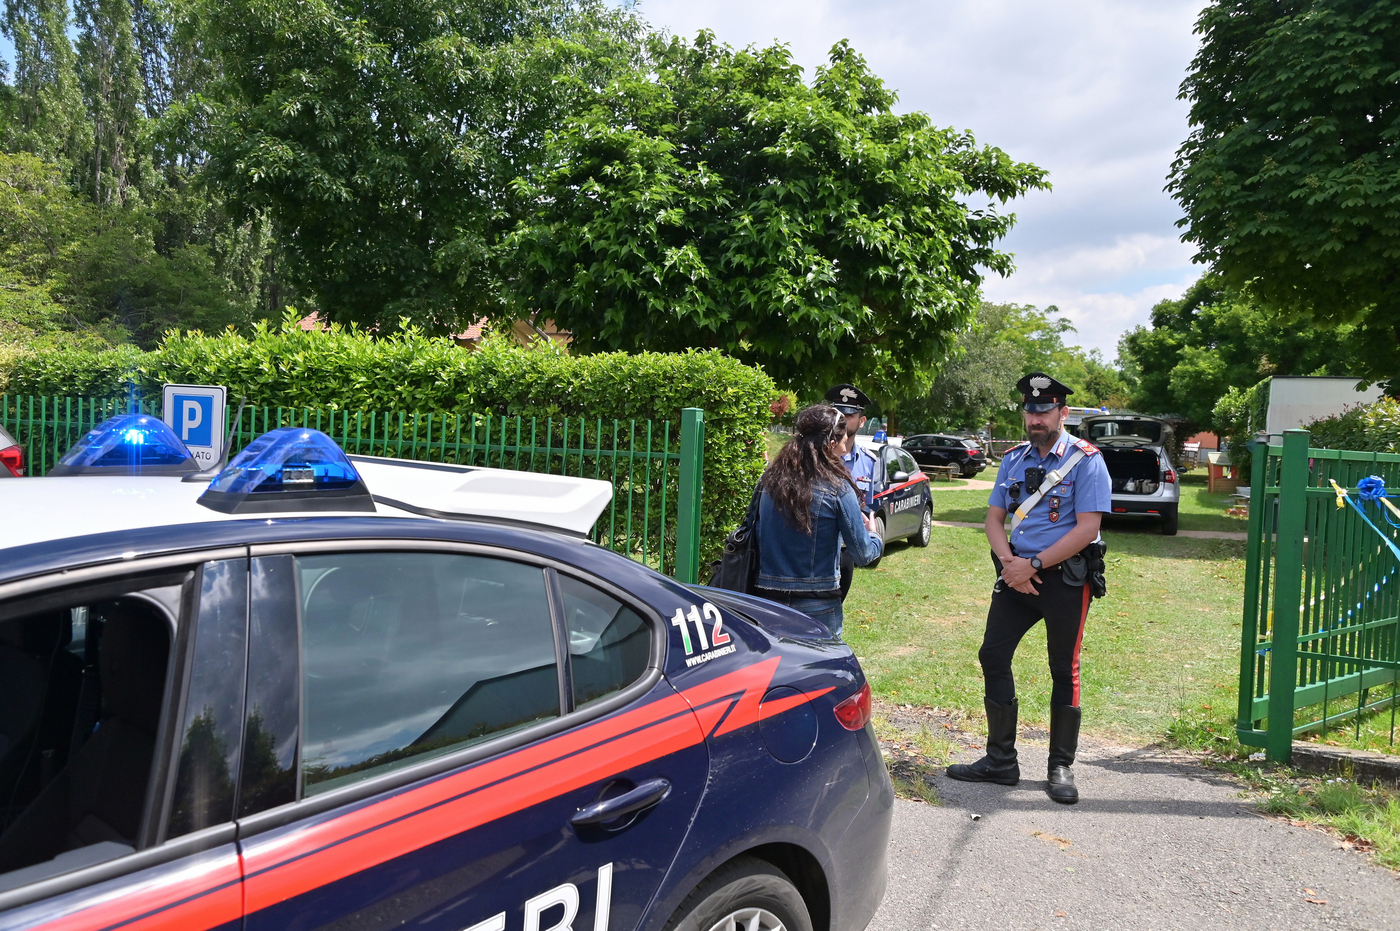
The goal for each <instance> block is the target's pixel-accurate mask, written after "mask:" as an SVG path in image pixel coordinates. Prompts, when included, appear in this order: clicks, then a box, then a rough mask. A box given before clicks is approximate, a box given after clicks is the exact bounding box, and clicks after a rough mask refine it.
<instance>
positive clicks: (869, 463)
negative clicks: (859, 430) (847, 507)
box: [841, 446, 878, 508]
mask: <svg viewBox="0 0 1400 931" xmlns="http://www.w3.org/2000/svg"><path fill="white" fill-rule="evenodd" d="M841 464H842V465H844V466H845V467H846V471H847V472H849V473H851V478H852V479H854V480H855V483H856V487H857V488H859V489H860V506H861V507H862V508H868V507H870V491H871V486H872V485H874V483H875V467H876V465H877V464H878V462H877V460H876V459H875V454H874V453H872V452H871V451H870V450H869V449H868V448H866V447H864V446H856V447H854V448H853V449H852V450H851V451H850V452H849V453H846V455H844V456H842V457H841Z"/></svg>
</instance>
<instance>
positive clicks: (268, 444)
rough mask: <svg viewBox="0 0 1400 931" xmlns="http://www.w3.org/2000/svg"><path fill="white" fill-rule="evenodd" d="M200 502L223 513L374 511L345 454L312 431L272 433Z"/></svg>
mask: <svg viewBox="0 0 1400 931" xmlns="http://www.w3.org/2000/svg"><path fill="white" fill-rule="evenodd" d="M199 503H200V504H202V505H204V506H205V507H207V508H210V509H212V510H215V511H219V512H222V513H224V514H256V513H275V512H285V511H302V512H305V511H373V510H374V509H375V507H374V499H373V498H371V497H370V493H369V489H368V488H366V487H365V483H364V481H363V480H361V478H360V474H359V473H358V472H357V471H355V467H354V466H353V465H351V464H350V460H349V459H347V458H346V456H345V453H344V451H342V450H341V448H340V447H339V446H337V445H336V444H335V441H334V440H332V439H331V438H330V437H328V436H326V435H325V434H324V433H322V432H321V431H319V430H312V429H309V428H307V427H282V428H280V429H277V430H270V431H268V432H267V433H264V434H263V435H262V436H260V437H258V438H257V439H256V440H254V441H253V442H251V443H249V444H248V446H247V448H246V449H244V450H243V451H242V452H241V453H239V454H238V455H237V456H235V457H234V459H233V461H232V462H230V463H229V464H228V467H227V468H225V469H224V470H223V471H222V472H220V473H219V474H218V476H216V477H215V478H214V480H213V482H211V483H210V485H209V489H208V490H207V491H206V492H204V494H202V495H200V496H199Z"/></svg>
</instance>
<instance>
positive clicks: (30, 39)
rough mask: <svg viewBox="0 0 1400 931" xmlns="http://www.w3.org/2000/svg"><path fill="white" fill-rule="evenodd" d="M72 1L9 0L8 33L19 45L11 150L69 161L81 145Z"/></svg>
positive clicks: (8, 133)
mask: <svg viewBox="0 0 1400 931" xmlns="http://www.w3.org/2000/svg"><path fill="white" fill-rule="evenodd" d="M69 22H70V19H69V12H68V3H67V0H6V2H5V20H4V30H3V32H4V35H5V37H6V38H7V39H9V40H10V41H11V42H12V43H13V44H14V49H15V66H14V78H13V81H14V83H13V110H12V113H11V116H10V118H11V120H12V122H11V123H10V125H9V126H7V127H5V128H4V133H3V136H4V141H5V144H6V147H7V148H10V149H14V150H19V151H23V152H31V153H34V154H36V155H40V156H42V157H44V158H49V159H59V160H67V159H71V158H73V157H74V156H75V155H76V154H77V153H78V151H79V150H80V148H81V146H82V141H81V139H82V135H83V122H84V118H85V114H84V112H83V98H82V92H81V90H80V89H79V86H78V63H77V55H76V54H75V53H74V51H73V43H72V42H71V41H69V39H68V26H69Z"/></svg>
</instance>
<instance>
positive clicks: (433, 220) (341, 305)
mask: <svg viewBox="0 0 1400 931" xmlns="http://www.w3.org/2000/svg"><path fill="white" fill-rule="evenodd" d="M199 16H200V19H201V22H202V23H203V24H204V30H205V32H204V34H205V37H206V40H207V42H208V44H209V47H210V49H211V50H212V52H213V54H215V55H217V56H218V58H219V61H220V65H221V69H222V70H221V75H222V77H221V78H220V79H219V80H218V81H217V82H216V83H215V85H214V87H213V89H212V91H211V99H212V101H213V102H214V104H215V110H214V112H213V114H212V117H211V118H212V139H211V143H210V157H211V168H212V170H213V176H214V178H215V179H216V180H217V182H218V183H219V184H220V186H221V187H222V188H223V189H224V190H226V191H227V193H228V194H229V196H230V198H231V200H232V204H233V206H234V207H235V208H236V209H237V210H238V211H239V215H240V216H243V217H247V216H251V215H253V214H255V213H256V212H258V211H266V212H267V214H268V215H270V217H271V218H272V220H273V222H274V224H275V227H276V230H277V235H278V238H279V240H280V242H281V243H282V245H283V246H284V247H285V249H286V250H287V251H288V252H289V253H290V257H291V264H292V265H293V267H294V268H296V269H297V270H298V272H299V281H300V283H301V284H302V285H304V286H305V287H306V288H308V289H309V290H310V291H312V292H313V293H314V294H315V295H316V297H317V299H318V301H319V303H320V306H321V310H322V312H323V313H324V314H325V316H327V317H329V318H330V319H333V320H338V321H347V322H349V321H354V322H359V323H362V324H366V325H374V324H385V325H395V324H396V322H397V320H398V319H399V318H400V317H401V316H408V317H411V318H412V319H413V320H414V321H415V322H416V323H418V324H420V325H423V326H425V327H427V328H429V329H432V330H436V331H439V332H441V331H443V330H446V329H449V328H453V327H457V326H459V325H463V324H465V323H469V322H471V321H472V320H475V319H476V318H478V317H480V316H481V314H482V313H483V312H484V311H485V310H487V309H489V308H494V307H496V306H497V305H498V304H499V301H500V295H501V294H502V291H503V288H504V285H503V283H502V281H501V279H500V275H499V272H498V268H497V265H496V260H495V251H494V250H495V248H496V246H497V244H498V242H499V240H500V238H501V236H502V235H503V234H504V233H505V232H506V231H507V230H509V229H510V227H511V225H513V222H514V218H515V216H516V215H518V213H519V205H518V203H517V200H516V197H515V195H514V191H513V189H512V187H511V182H512V180H513V179H515V178H516V177H519V176H521V175H522V174H526V173H528V172H530V171H531V170H532V169H533V168H534V166H535V165H537V164H538V162H539V159H540V147H541V145H542V144H543V141H544V137H545V133H546V131H547V130H548V129H550V128H552V127H555V126H558V125H559V124H560V123H562V122H563V120H564V116H565V114H566V113H568V112H570V111H571V110H573V109H575V108H576V107H577V106H578V105H579V103H580V101H582V100H584V99H587V97H588V96H589V95H590V94H591V93H592V92H593V91H594V90H596V89H598V88H600V87H602V86H604V85H605V84H606V83H607V82H608V81H610V80H611V79H612V77H613V76H614V75H615V73H616V72H617V70H618V69H619V68H620V67H624V66H626V65H627V63H628V62H630V61H631V60H632V59H633V58H634V57H635V45H636V41H637V34H638V31H639V30H640V28H641V27H640V23H639V21H638V20H637V19H636V18H635V16H634V15H633V14H632V13H631V12H630V10H628V9H619V8H617V7H614V6H612V5H611V4H607V3H605V2H604V0H470V2H469V0H411V2H400V0H362V2H360V0H357V2H348V0H204V2H202V4H201V6H200V8H199Z"/></svg>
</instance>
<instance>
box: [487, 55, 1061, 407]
mask: <svg viewBox="0 0 1400 931" xmlns="http://www.w3.org/2000/svg"><path fill="white" fill-rule="evenodd" d="M647 52H648V62H647V64H648V68H647V71H646V72H644V73H630V74H627V75H625V76H623V77H622V78H621V79H620V80H619V81H618V82H617V83H616V84H615V85H613V86H612V87H610V88H608V89H607V91H606V92H605V93H603V94H600V95H598V96H597V97H596V98H595V100H594V101H593V103H592V105H591V106H589V107H587V108H585V109H582V110H581V111H580V112H578V113H576V114H574V115H572V116H571V117H570V119H569V120H568V121H567V122H566V123H565V124H564V125H563V126H562V127H561V128H560V131H559V132H558V133H557V134H555V135H554V137H553V139H552V142H551V147H550V160H549V166H548V170H547V171H546V172H545V173H544V174H543V175H542V177H540V178H539V180H534V179H532V178H525V179H523V180H522V181H521V182H520V184H519V189H520V191H521V194H522V196H523V199H524V200H525V201H526V202H527V203H529V204H531V205H532V206H533V209H532V210H531V212H530V214H529V215H528V216H527V217H526V218H525V220H524V221H523V222H522V223H521V225H520V226H519V227H518V228H517V229H516V230H515V232H514V233H513V234H512V236H511V239H510V241H509V253H508V255H509V260H508V261H509V266H510V267H511V268H512V269H513V270H514V272H515V273H516V275H518V278H517V287H516V292H515V293H516V295H517V301H516V303H515V304H514V305H513V306H511V307H509V308H507V309H506V311H507V312H508V313H515V314H526V313H536V312H537V313H540V314H542V315H544V316H546V317H550V318H552V319H553V320H555V321H556V322H557V323H559V324H560V325H561V326H563V327H564V328H566V329H568V330H570V331H572V332H573V333H574V334H575V345H576V346H578V347H579V348H580V349H582V350H584V351H594V350H604V349H626V350H643V349H646V350H674V349H680V348H684V347H689V346H706V347H715V348H722V349H724V350H725V351H726V352H730V353H733V354H734V355H736V356H738V357H739V358H741V359H744V360H745V361H749V362H755V363H761V364H762V365H763V366H764V367H765V368H766V370H767V371H768V372H769V373H770V374H771V375H772V376H773V377H774V378H775V379H777V380H778V381H779V383H781V384H785V385H788V386H792V387H798V388H814V387H818V386H825V385H826V384H828V383H830V382H832V381H842V380H847V379H860V380H862V381H863V382H864V383H865V384H866V386H867V390H869V389H872V388H873V389H874V391H875V392H878V393H880V394H882V395H884V396H886V397H889V398H891V399H893V398H895V397H899V396H901V395H903V396H908V395H910V394H915V395H917V394H918V393H920V390H921V389H922V388H926V387H927V384H928V381H929V379H930V377H931V375H932V373H933V368H934V366H935V365H936V364H937V363H938V362H939V361H941V360H942V359H943V358H944V357H945V356H946V355H947V353H948V352H949V350H950V349H951V348H952V345H953V339H954V334H955V333H956V332H957V331H958V330H959V329H960V328H962V327H963V326H965V325H966V324H967V323H968V322H969V320H970V318H971V317H972V315H973V313H974V312H975V310H976V307H977V304H978V301H979V290H980V284H981V281H982V276H983V275H984V274H985V273H986V272H987V271H992V272H996V273H1000V274H1006V273H1007V272H1009V271H1010V269H1011V256H1009V255H1008V254H1006V253H1004V252H1001V251H999V250H998V249H997V243H998V242H999V240H1000V239H1001V238H1002V236H1004V235H1005V234H1006V232H1007V231H1008V230H1009V229H1010V227H1011V224H1012V223H1013V222H1014V215H1011V214H1006V213H1002V212H999V211H998V209H997V208H996V204H999V203H1000V204H1004V203H1005V202H1006V201H1008V200H1010V199H1011V198H1014V197H1017V196H1019V195H1021V194H1023V193H1025V192H1026V191H1027V190H1030V189H1032V188H1042V187H1046V186H1047V185H1046V184H1045V180H1044V178H1045V173H1044V172H1043V171H1042V170H1041V169H1039V168H1036V167H1035V166H1033V165H1030V164H1026V163H1020V162H1014V161H1012V160H1011V159H1010V158H1009V157H1007V155H1006V154H1005V153H1003V152H1001V151H1000V150H998V149H995V148H991V147H984V146H979V145H978V144H977V143H976V142H975V140H974V139H973V138H972V136H971V135H970V134H966V133H954V132H952V131H948V130H941V129H937V128H935V127H933V126H932V125H931V124H930V122H929V120H928V117H926V116H925V115H923V114H921V113H912V114H903V115H901V114H896V113H895V112H893V109H892V108H893V105H894V103H895V95H894V93H893V92H891V91H890V90H889V89H887V88H886V87H885V85H884V84H883V82H881V80H880V79H879V78H878V77H877V76H876V75H875V74H873V73H872V72H871V71H870V69H869V68H868V67H867V66H866V63H865V61H864V59H862V58H861V57H860V56H859V55H857V54H856V53H855V52H854V51H853V50H852V49H851V48H850V47H849V46H848V45H846V44H845V43H841V44H839V45H837V46H836V47H835V48H834V49H832V52H831V57H830V61H829V63H828V64H827V65H826V66H825V67H823V68H820V69H818V72H817V74H816V78H815V81H814V82H812V83H811V84H808V83H806V82H805V81H804V80H803V76H802V71H801V69H800V68H799V67H798V66H797V65H795V64H794V63H793V61H792V58H791V54H790V52H789V51H788V49H787V48H785V47H783V46H773V47H771V48H764V49H747V50H743V51H735V50H734V49H731V48H729V47H728V46H725V45H722V44H720V43H718V42H716V41H715V39H714V37H713V36H712V35H710V34H708V33H702V34H701V35H700V36H699V38H698V39H697V40H696V41H695V42H694V43H688V42H686V41H683V40H681V39H676V38H671V39H668V38H665V37H660V36H652V37H650V38H649V41H648V43H647Z"/></svg>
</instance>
